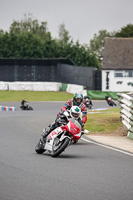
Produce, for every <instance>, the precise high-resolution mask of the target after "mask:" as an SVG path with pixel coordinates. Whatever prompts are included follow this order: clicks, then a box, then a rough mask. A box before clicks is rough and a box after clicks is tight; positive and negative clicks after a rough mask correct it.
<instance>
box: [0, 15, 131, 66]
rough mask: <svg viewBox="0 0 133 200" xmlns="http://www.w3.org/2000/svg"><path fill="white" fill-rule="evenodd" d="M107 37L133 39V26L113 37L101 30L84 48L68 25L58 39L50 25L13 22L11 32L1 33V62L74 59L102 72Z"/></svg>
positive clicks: (63, 26)
mask: <svg viewBox="0 0 133 200" xmlns="http://www.w3.org/2000/svg"><path fill="white" fill-rule="evenodd" d="M105 37H133V25H132V24H128V25H127V26H125V27H123V28H122V29H121V30H120V31H118V32H112V33H109V32H107V31H106V30H100V31H99V32H98V34H94V37H93V39H92V40H90V44H89V45H88V44H85V45H81V44H80V43H79V41H76V42H75V43H74V42H73V39H72V38H71V36H70V35H69V32H68V31H67V30H66V29H65V24H61V25H60V26H59V36H58V38H52V36H51V33H50V32H49V31H48V27H47V22H41V23H39V21H38V20H36V19H35V20H34V19H32V17H31V16H28V17H27V16H26V15H25V16H24V19H22V20H21V21H13V23H12V24H11V26H10V28H9V31H8V32H7V31H6V32H4V31H3V30H0V58H42V59H44V58H70V59H71V60H73V61H74V63H75V64H76V65H78V66H90V67H97V68H98V69H100V67H101V57H102V51H103V47H104V39H105Z"/></svg>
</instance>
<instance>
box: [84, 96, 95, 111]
mask: <svg viewBox="0 0 133 200" xmlns="http://www.w3.org/2000/svg"><path fill="white" fill-rule="evenodd" d="M83 103H84V104H85V105H86V107H87V108H88V109H92V106H93V105H92V101H91V99H90V98H87V97H84V100H83Z"/></svg>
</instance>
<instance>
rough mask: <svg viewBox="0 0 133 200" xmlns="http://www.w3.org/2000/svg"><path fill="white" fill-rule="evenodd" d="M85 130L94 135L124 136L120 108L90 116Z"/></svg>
mask: <svg viewBox="0 0 133 200" xmlns="http://www.w3.org/2000/svg"><path fill="white" fill-rule="evenodd" d="M87 118H88V119H87V122H86V124H85V128H86V129H87V130H89V134H93V135H124V134H125V130H124V129H123V127H124V126H123V124H122V122H121V119H120V108H111V109H108V110H103V111H100V113H94V114H88V116H87Z"/></svg>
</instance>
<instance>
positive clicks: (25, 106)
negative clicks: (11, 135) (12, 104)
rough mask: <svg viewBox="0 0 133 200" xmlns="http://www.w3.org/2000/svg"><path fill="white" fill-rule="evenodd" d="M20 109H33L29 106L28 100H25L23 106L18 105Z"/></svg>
mask: <svg viewBox="0 0 133 200" xmlns="http://www.w3.org/2000/svg"><path fill="white" fill-rule="evenodd" d="M20 108H21V110H33V108H32V107H31V106H30V104H29V102H27V103H26V104H25V105H24V106H20Z"/></svg>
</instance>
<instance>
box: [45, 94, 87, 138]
mask: <svg viewBox="0 0 133 200" xmlns="http://www.w3.org/2000/svg"><path fill="white" fill-rule="evenodd" d="M72 106H78V107H79V108H80V109H81V112H82V120H81V118H79V119H78V121H79V123H80V124H81V127H82V130H84V124H85V122H86V121H87V107H86V105H85V104H83V95H82V94H81V93H76V94H75V95H74V97H73V99H69V100H68V101H67V102H66V103H65V105H64V106H63V107H62V108H61V111H62V112H61V113H59V114H58V115H57V118H56V119H55V122H54V123H53V124H52V125H51V126H50V129H49V130H47V131H45V133H44V135H43V138H46V137H47V136H48V135H49V133H50V132H51V131H52V130H54V129H55V128H56V127H58V126H59V125H58V119H60V118H64V115H63V112H65V111H67V110H70V109H71V107H72Z"/></svg>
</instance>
